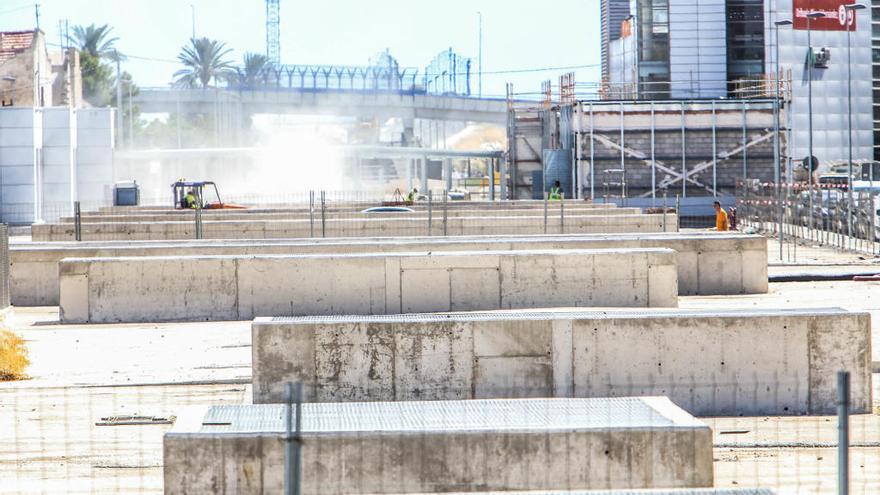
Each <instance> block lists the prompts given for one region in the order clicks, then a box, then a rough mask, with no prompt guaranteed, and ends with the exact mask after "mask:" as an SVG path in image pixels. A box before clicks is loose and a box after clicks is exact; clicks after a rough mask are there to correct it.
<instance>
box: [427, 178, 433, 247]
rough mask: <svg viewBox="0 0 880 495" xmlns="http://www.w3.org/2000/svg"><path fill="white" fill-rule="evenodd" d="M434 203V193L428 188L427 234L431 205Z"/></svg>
mask: <svg viewBox="0 0 880 495" xmlns="http://www.w3.org/2000/svg"><path fill="white" fill-rule="evenodd" d="M433 203H434V195H433V194H431V190H430V189H428V235H429V236H430V235H431V220H432V218H431V217H432V213H433V212H432V206H433Z"/></svg>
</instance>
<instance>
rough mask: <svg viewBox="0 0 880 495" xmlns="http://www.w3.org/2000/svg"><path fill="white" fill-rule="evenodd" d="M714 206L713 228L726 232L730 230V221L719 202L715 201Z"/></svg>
mask: <svg viewBox="0 0 880 495" xmlns="http://www.w3.org/2000/svg"><path fill="white" fill-rule="evenodd" d="M713 206H715V230H717V231H718V232H727V231H728V230H730V222H729V221H728V220H727V212H726V211H724V208H722V207H721V203H719V202H718V201H716V202H715V203H713Z"/></svg>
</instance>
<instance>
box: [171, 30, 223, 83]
mask: <svg viewBox="0 0 880 495" xmlns="http://www.w3.org/2000/svg"><path fill="white" fill-rule="evenodd" d="M189 41H190V44H189V45H186V46H184V47H183V48H182V49H181V50H180V54H179V55H178V56H177V59H178V60H180V62H181V63H182V64H183V65H184V66H186V68H184V69H180V70H179V71H177V72H175V73H174V77H175V78H176V80H175V81H174V82H175V84H177V85H178V86H184V87H190V88H194V87H197V86H201V87H202V88H207V87H208V85H209V84H210V83H211V81H212V80H213V81H214V83H215V84H216V83H218V82H220V81H222V80H224V79H226V78H228V77H229V75H230V74H231V73H232V72H233V69H232V64H231V63H230V62H229V61H228V60H226V59H225V57H226V55H228V54H229V52H231V51H232V49H231V48H226V44H225V43H221V42H219V41H217V40H212V39H208V38H199V39H195V38H192V39H190V40H189Z"/></svg>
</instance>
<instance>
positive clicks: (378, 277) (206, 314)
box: [59, 249, 678, 323]
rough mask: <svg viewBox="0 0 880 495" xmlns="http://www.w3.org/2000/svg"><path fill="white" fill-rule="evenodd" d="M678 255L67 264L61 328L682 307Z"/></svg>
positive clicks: (635, 252) (554, 253) (486, 254)
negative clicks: (66, 324)
mask: <svg viewBox="0 0 880 495" xmlns="http://www.w3.org/2000/svg"><path fill="white" fill-rule="evenodd" d="M676 273H677V270H676V267H675V252H674V251H672V250H670V249H620V250H611V249H607V250H602V249H598V250H589V249H570V250H569V249H566V250H544V251H539V250H534V251H468V252H455V251H453V252H442V253H387V254H339V255H290V256H282V255H278V256H189V257H141V258H70V259H65V260H62V261H61V264H60V269H59V277H60V290H61V320H62V321H64V322H70V323H73V322H93V323H107V322H135V321H144V322H155V321H176V320H241V319H251V318H253V317H255V316H259V315H272V314H278V315H290V316H299V315H334V314H364V315H379V314H399V313H421V312H434V311H471V310H489V309H518V308H541V307H602V306H624V307H675V306H677V304H678V283H677V275H676Z"/></svg>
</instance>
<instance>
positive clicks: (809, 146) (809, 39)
mask: <svg viewBox="0 0 880 495" xmlns="http://www.w3.org/2000/svg"><path fill="white" fill-rule="evenodd" d="M812 20H813V19H812V17H811V16H810V14H807V50H808V53H807V149H808V150H809V151H808V152H807V163H808V166H807V173H808V179H807V180H808V182H807V184H808V185H809V191H810V214H809V226H810V239H812V238H813V36H812V32H813V30H812V27H813V26H812Z"/></svg>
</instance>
